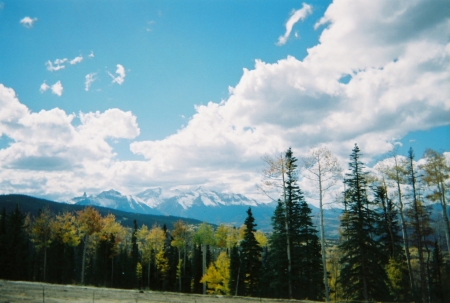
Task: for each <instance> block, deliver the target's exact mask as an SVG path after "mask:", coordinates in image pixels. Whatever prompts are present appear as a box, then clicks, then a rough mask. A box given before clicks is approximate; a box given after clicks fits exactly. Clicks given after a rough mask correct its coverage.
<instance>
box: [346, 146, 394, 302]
mask: <svg viewBox="0 0 450 303" xmlns="http://www.w3.org/2000/svg"><path fill="white" fill-rule="evenodd" d="M350 160H351V162H350V163H349V169H350V173H348V174H346V179H345V181H344V182H345V184H346V187H347V189H346V191H345V193H344V196H345V197H346V201H345V203H346V206H347V207H346V211H345V213H344V215H343V216H342V219H341V228H342V231H343V233H342V236H343V242H342V243H341V244H340V245H339V248H340V249H341V250H342V252H343V257H342V258H341V260H340V263H341V264H342V269H341V274H340V282H341V284H342V286H343V290H344V293H346V295H347V298H348V299H352V300H366V301H368V300H383V299H385V298H386V297H387V296H388V290H387V287H386V280H387V278H386V274H385V271H384V268H383V264H382V263H381V261H380V260H381V258H382V253H381V251H380V249H379V247H378V246H377V243H376V241H375V239H374V238H375V237H376V233H377V230H376V224H377V223H378V222H379V218H378V214H377V213H376V212H375V210H374V206H373V204H374V203H373V202H371V201H369V199H368V197H367V190H366V188H367V181H366V173H365V172H363V169H364V164H363V163H362V162H361V161H360V149H359V147H358V146H357V145H356V144H355V147H354V148H353V150H352V154H351V155H350Z"/></svg>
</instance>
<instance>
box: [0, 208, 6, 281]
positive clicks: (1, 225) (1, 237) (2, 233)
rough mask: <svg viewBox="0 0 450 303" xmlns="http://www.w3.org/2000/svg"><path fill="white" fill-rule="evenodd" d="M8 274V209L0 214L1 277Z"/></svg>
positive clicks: (3, 277)
mask: <svg viewBox="0 0 450 303" xmlns="http://www.w3.org/2000/svg"><path fill="white" fill-rule="evenodd" d="M5 274H6V209H5V207H3V209H2V213H1V214H0V279H5Z"/></svg>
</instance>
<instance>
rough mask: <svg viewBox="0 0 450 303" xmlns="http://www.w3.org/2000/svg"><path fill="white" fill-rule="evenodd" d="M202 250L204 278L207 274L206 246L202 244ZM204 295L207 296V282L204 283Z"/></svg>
mask: <svg viewBox="0 0 450 303" xmlns="http://www.w3.org/2000/svg"><path fill="white" fill-rule="evenodd" d="M201 248H202V271H203V275H202V277H203V276H204V275H205V272H206V245H205V244H202V245H201ZM203 294H204V295H206V282H203Z"/></svg>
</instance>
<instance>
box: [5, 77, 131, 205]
mask: <svg viewBox="0 0 450 303" xmlns="http://www.w3.org/2000/svg"><path fill="white" fill-rule="evenodd" d="M77 118H78V119H79V123H76V125H77V126H74V124H75V123H74V120H75V119H77ZM2 135H4V136H6V137H8V138H10V139H11V140H12V143H11V144H10V145H9V146H8V147H5V148H1V149H0V167H1V169H0V184H1V188H2V193H11V192H22V193H33V194H39V195H52V196H54V197H56V196H59V197H60V198H61V197H62V196H64V197H67V195H68V197H70V196H71V195H73V194H75V193H78V192H80V191H83V190H85V189H87V188H103V187H104V186H105V187H107V186H109V185H110V184H111V182H113V181H112V180H113V179H114V175H113V174H110V172H111V169H112V167H114V163H115V153H114V152H113V149H112V147H111V146H110V145H109V143H108V142H107V140H108V138H115V139H120V138H126V139H132V138H134V137H136V136H137V135H139V128H138V125H137V122H136V117H135V116H134V115H132V114H131V112H124V111H121V110H119V109H109V110H106V111H105V112H95V113H79V115H75V114H66V113H65V112H64V111H63V110H61V109H58V108H54V109H51V110H41V111H40V112H31V111H30V110H29V109H28V108H27V107H26V106H25V105H24V104H22V103H20V101H19V100H18V98H17V96H16V94H15V92H14V90H13V89H11V88H8V87H5V86H4V85H3V84H0V136H2Z"/></svg>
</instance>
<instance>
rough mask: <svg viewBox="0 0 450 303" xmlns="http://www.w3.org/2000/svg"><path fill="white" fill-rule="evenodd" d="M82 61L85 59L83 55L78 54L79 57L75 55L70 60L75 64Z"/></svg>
mask: <svg viewBox="0 0 450 303" xmlns="http://www.w3.org/2000/svg"><path fill="white" fill-rule="evenodd" d="M81 61H83V56H81V55H80V56H78V57H75V58H73V59H72V60H70V62H69V63H70V64H71V65H75V64H77V63H81Z"/></svg>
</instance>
